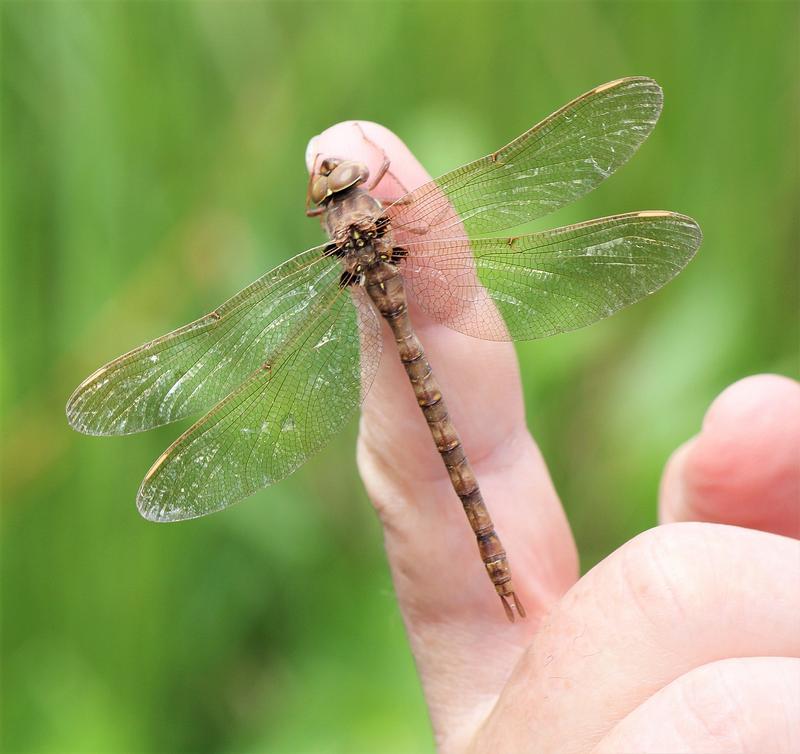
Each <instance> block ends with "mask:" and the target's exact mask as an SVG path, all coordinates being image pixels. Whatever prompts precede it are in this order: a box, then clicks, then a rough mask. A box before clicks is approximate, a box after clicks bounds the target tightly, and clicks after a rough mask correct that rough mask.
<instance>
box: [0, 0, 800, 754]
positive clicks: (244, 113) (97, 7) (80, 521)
mask: <svg viewBox="0 0 800 754" xmlns="http://www.w3.org/2000/svg"><path fill="white" fill-rule="evenodd" d="M0 13H1V14H2V16H1V17H0V20H1V21H2V27H0V28H1V31H0V34H1V36H0V41H1V42H2V49H1V50H0V63H1V64H2V68H1V70H2V73H1V74H0V75H2V124H1V125H2V134H1V141H0V149H1V150H2V248H3V255H2V303H1V304H0V305H1V306H2V309H1V310H0V311H2V328H3V337H2V359H0V370H1V371H0V378H1V379H2V391H1V392H0V410H1V411H2V420H3V426H2V460H3V476H2V492H3V512H2V516H3V518H2V524H3V530H2V568H3V570H2V579H3V580H2V621H3V622H2V651H3V657H2V691H3V712H2V717H3V719H2V743H3V750H4V751H8V752H53V753H59V754H61V753H65V752H104V753H106V752H107V753H109V754H111V753H113V752H249V751H259V752H304V753H305V752H319V753H320V754H322V753H325V754H327V753H334V752H351V753H354V752H355V753H357V752H377V751H380V752H382V753H386V754H392V752H398V753H400V752H403V753H404V752H422V751H430V750H431V748H432V744H431V741H430V734H429V731H428V726H427V721H426V716H425V710H424V706H423V704H422V701H421V695H420V692H419V688H418V683H417V680H416V677H415V674H414V668H413V663H412V661H411V658H410V656H409V653H408V650H407V647H406V644H405V638H404V635H403V630H402V625H401V621H400V618H399V615H398V613H397V610H396V608H395V605H394V600H393V597H392V591H391V583H390V580H389V577H388V573H387V569H386V566H385V562H384V557H383V553H382V548H381V536H380V530H379V526H378V524H377V522H376V521H375V520H374V517H373V515H372V513H371V511H370V509H369V506H368V504H367V502H366V500H365V497H364V494H363V492H362V489H361V486H360V483H359V481H358V479H357V476H356V471H355V464H354V453H353V449H354V437H355V427H354V426H353V427H351V429H350V431H349V432H348V433H345V434H343V435H342V436H341V437H338V438H337V439H336V440H335V441H334V443H333V444H332V446H331V447H330V448H329V449H328V450H326V451H325V452H324V453H323V454H322V455H321V456H319V457H318V458H316V459H314V460H313V461H312V462H311V463H310V464H309V465H308V466H307V467H306V468H305V469H304V470H303V471H301V472H300V473H298V474H296V475H295V476H294V477H293V478H291V479H290V480H288V481H287V482H285V483H283V484H281V485H279V486H277V487H276V488H274V489H271V490H269V491H266V492H264V493H261V494H259V495H256V496H255V498H254V499H251V500H250V501H248V502H246V503H243V504H242V505H239V506H236V507H234V508H233V509H231V510H230V511H227V512H226V513H224V514H221V515H219V516H213V517H210V518H208V519H201V520H198V521H195V522H191V523H186V524H182V525H178V526H153V525H151V524H147V523H146V522H144V521H143V520H141V519H140V518H139V517H138V514H137V513H136V510H135V507H134V504H133V499H134V495H135V491H136V488H137V486H138V483H139V481H140V479H141V477H142V475H143V473H144V472H145V471H146V469H147V468H148V466H149V464H150V462H151V461H152V459H153V458H155V457H156V456H157V455H158V454H159V453H160V451H161V450H162V449H163V448H164V447H165V446H166V445H167V444H168V443H169V441H170V440H171V439H172V438H173V437H174V436H175V435H176V434H177V428H174V427H173V428H166V429H163V430H159V431H155V432H151V433H148V434H146V435H141V436H138V437H128V438H119V439H106V440H94V439H91V438H86V437H81V436H78V435H76V434H74V433H72V432H71V431H70V430H69V428H68V427H67V424H66V421H65V419H64V415H63V406H64V402H65V400H66V397H67V395H68V394H69V392H70V391H71V389H72V388H73V387H74V386H75V385H76V384H77V382H78V381H79V380H80V379H81V378H83V377H84V376H85V375H86V374H87V373H88V372H89V371H90V370H91V369H93V368H95V367H96V366H97V365H98V364H100V363H102V362H103V361H105V360H107V359H108V358H110V357H113V356H116V355H118V354H119V353H121V352H122V351H123V350H126V349H128V348H129V347H132V346H134V345H137V344H138V343H139V342H142V341H143V340H145V339H149V338H151V337H153V336H155V335H157V334H160V333H161V332H164V331H166V330H168V329H171V328H173V327H175V326H177V325H179V324H182V323H183V322H184V321H186V320H188V319H190V318H194V317H195V316H197V315H198V314H199V313H201V312H204V311H207V310H208V309H209V307H210V306H213V305H215V304H216V303H218V302H220V301H222V300H223V299H224V298H226V297H227V296H228V295H230V294H231V293H232V292H234V291H235V290H238V289H239V288H240V287H242V286H243V285H244V284H246V283H248V282H250V280H251V279H253V278H255V277H256V276H257V275H259V274H260V273H261V272H263V271H264V270H265V269H267V268H269V267H271V266H272V265H274V264H275V263H277V262H279V261H280V260H282V259H284V258H286V257H288V256H289V255H291V254H293V253H295V252H297V251H299V250H301V249H303V248H305V247H307V246H310V245H312V244H313V243H316V242H317V241H318V240H319V238H320V235H319V229H318V227H317V226H316V224H315V223H313V222H308V221H307V220H305V219H304V217H303V214H302V205H303V197H304V192H305V184H306V178H305V172H304V168H303V154H304V150H305V146H306V143H307V140H308V138H309V137H310V136H311V135H312V134H314V133H318V132H319V131H321V130H322V129H323V128H325V127H326V126H328V125H330V124H331V123H334V122H336V121H338V120H342V119H345V118H363V119H370V120H376V121H379V122H381V123H384V124H386V125H387V126H389V127H390V128H392V129H393V130H395V131H396V132H397V133H398V134H400V135H401V136H402V137H403V138H404V139H405V140H406V142H407V143H408V144H409V146H410V147H411V148H412V149H413V150H414V151H415V152H416V153H417V155H418V156H419V157H420V159H421V160H422V162H423V164H425V165H426V166H427V167H428V168H429V170H430V171H431V172H432V173H434V174H437V173H439V172H442V171H444V170H447V169H449V168H451V167H454V166H455V165H457V164H459V163H461V162H463V161H466V160H468V159H472V158H474V157H477V156H479V155H481V154H484V153H486V152H487V151H489V150H491V149H494V148H496V147H497V146H499V145H500V144H503V143H505V142H506V141H507V140H508V139H510V138H511V137H513V136H516V135H517V134H518V133H520V132H521V131H522V130H523V129H525V128H527V127H529V126H530V125H531V124H532V123H533V122H535V121H536V120H538V119H539V118H541V117H543V116H544V115H546V114H548V113H549V112H551V111H552V110H554V109H555V108H556V107H558V106H560V105H561V104H563V103H564V102H566V101H567V100H569V99H571V98H572V97H574V96H576V95H578V94H580V93H582V92H583V91H585V90H587V89H589V88H591V87H592V86H594V85H596V84H599V83H602V82H604V81H607V80H611V79H614V78H618V77H620V76H624V75H632V74H647V75H650V76H653V77H655V78H656V79H657V80H658V81H659V82H660V83H661V84H662V86H663V87H664V89H665V92H666V103H665V110H664V115H663V116H662V119H661V122H660V124H659V126H658V127H657V129H656V131H655V133H654V135H653V136H652V137H651V138H650V140H649V141H648V143H647V144H645V146H644V147H643V148H642V149H641V151H640V153H639V154H638V155H637V157H636V158H635V159H634V160H633V161H632V163H631V164H630V165H629V166H627V167H626V168H625V169H624V170H623V171H622V172H621V173H620V175H619V176H617V177H615V178H613V179H612V180H611V181H609V182H608V183H607V184H606V185H604V186H603V187H602V188H601V189H600V190H598V191H596V192H595V193H594V194H592V195H590V196H589V197H587V198H585V199H583V200H581V201H580V202H579V203H577V204H576V205H574V206H573V207H570V208H568V209H565V210H563V211H562V212H560V213H558V215H555V216H553V217H552V218H548V223H547V224H548V225H550V224H557V223H562V222H571V221H574V220H580V219H587V218H591V217H595V216H600V215H603V214H611V213H614V212H621V211H628V210H634V209H645V208H647V209H653V208H660V209H672V210H676V211H680V212H685V213H687V214H690V215H693V216H694V217H696V218H697V219H698V220H699V222H700V223H701V225H702V227H703V230H704V232H705V243H704V246H703V248H702V249H701V251H700V254H699V256H698V258H697V259H696V261H694V262H693V263H692V265H691V266H690V267H689V269H688V270H687V271H686V272H685V273H684V274H683V275H682V276H680V277H679V278H678V279H677V280H676V281H675V282H674V283H672V284H671V285H670V286H669V287H668V288H667V289H666V290H665V291H664V292H662V293H660V294H658V295H656V296H654V297H652V298H651V299H649V300H648V301H646V302H644V303H643V304H640V305H638V306H636V307H635V308H633V309H631V310H628V311H625V312H622V313H621V314H619V315H617V316H616V317H614V318H612V319H611V320H609V321H607V322H604V323H602V324H599V325H596V326H594V327H592V328H590V329H588V330H585V331H580V332H577V333H573V334H570V335H564V336H561V337H559V338H555V339H551V340H549V341H542V342H537V343H531V344H525V345H522V346H520V348H519V353H520V358H521V361H522V370H523V374H524V379H525V392H526V399H527V406H528V412H529V421H530V426H531V428H532V429H533V431H534V433H535V434H536V436H537V439H538V440H539V442H540V443H541V445H542V448H543V450H544V453H545V456H546V458H547V459H548V462H549V463H550V467H551V469H552V473H553V476H554V479H555V481H556V485H557V487H558V489H559V491H560V493H561V495H562V498H563V500H564V502H565V505H566V507H567V509H568V512H569V515H570V518H571V520H572V522H573V525H574V527H575V532H576V537H577V540H578V543H579V545H580V547H581V552H582V556H583V564H584V567H588V566H590V565H592V564H593V563H594V562H596V561H597V560H598V559H600V558H602V557H603V556H604V555H606V554H607V553H608V552H609V551H611V550H612V549H614V548H615V547H617V546H618V545H619V544H621V543H622V542H623V541H624V540H625V539H627V538H628V537H630V536H632V535H633V534H634V533H636V532H637V531H640V530H641V529H642V528H645V527H648V526H650V525H652V524H654V523H655V500H656V489H657V484H658V479H659V475H660V470H661V468H662V466H663V463H664V461H665V459H666V458H667V456H668V455H669V453H670V452H671V450H672V449H673V448H674V447H675V446H676V445H677V444H679V443H680V442H682V441H683V440H685V439H686V438H688V437H689V436H691V435H692V434H693V433H694V432H696V431H697V429H698V427H699V424H700V421H701V418H702V415H703V411H704V410H705V408H706V407H707V405H708V403H709V402H710V401H711V400H712V399H713V397H714V396H715V395H716V394H717V393H718V392H719V391H720V390H721V389H722V388H723V387H724V386H725V385H727V384H729V383H730V382H731V381H733V380H735V379H737V378H739V377H742V376H744V375H747V374H751V373H755V372H762V371H778V372H783V373H789V374H793V375H796V374H797V367H798V364H797V343H798V318H797V305H798V295H797V281H798V269H797V248H798V220H797V217H798V215H797V206H798V195H799V193H800V192H798V140H797V133H798V125H799V124H798V100H797V96H798V92H797V86H796V63H797V59H798V50H797V23H798V5H797V4H796V3H779V2H775V3H760V2H753V3H744V2H742V3H716V2H708V3H688V2H687V3H665V2H652V3H639V4H636V3H594V2H585V3H569V4H565V3H552V4H550V3H531V4H521V3H508V4H505V3H492V4H488V3H487V4H483V3H460V4H450V3H429V4H414V3H391V2H386V3H373V4H369V3H353V4H346V3H318V4H314V3H296V4H289V3H274V4H271V3H256V2H242V3H213V2H203V3H193V2H180V3H178V2H174V3H169V2H115V3H91V2H86V3H82V2H69V3H61V2H5V3H3V4H2V6H0ZM331 478H333V479H335V480H336V483H335V488H333V489H331V487H330V485H329V483H328V481H329V480H330V479H331ZM323 479H324V480H326V481H325V483H324V484H323V482H322V480H323Z"/></svg>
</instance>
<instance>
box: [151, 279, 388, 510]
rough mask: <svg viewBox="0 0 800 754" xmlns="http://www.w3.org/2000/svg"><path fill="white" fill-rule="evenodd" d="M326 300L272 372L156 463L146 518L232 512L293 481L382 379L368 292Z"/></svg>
mask: <svg viewBox="0 0 800 754" xmlns="http://www.w3.org/2000/svg"><path fill="white" fill-rule="evenodd" d="M351 297H352V298H351ZM326 299H327V300H326V306H325V308H324V309H323V310H321V311H319V312H318V313H317V315H316V317H315V318H314V319H313V320H312V321H310V322H309V323H308V325H307V327H306V328H305V329H304V330H303V331H302V332H298V333H297V335H296V336H295V337H294V338H293V339H292V340H291V341H289V342H286V343H283V344H281V346H280V347H279V348H278V349H277V350H276V351H275V352H274V353H273V354H271V355H270V357H269V360H268V366H266V367H265V368H263V369H260V370H259V371H258V372H256V373H255V374H253V375H252V376H251V377H250V378H249V379H248V380H247V381H246V382H244V384H242V385H241V386H240V387H239V388H238V389H237V390H235V391H234V392H233V393H232V394H231V395H229V396H228V397H227V398H226V399H225V400H223V401H222V402H221V403H219V404H218V405H217V406H215V407H214V408H213V409H212V410H211V411H210V412H209V413H208V414H206V415H205V416H204V417H203V418H202V419H200V421H198V422H197V423H196V424H194V425H193V426H192V427H190V428H189V429H188V430H187V431H186V432H185V433H184V434H183V435H182V436H181V437H180V438H178V440H177V441H176V442H175V443H173V444H172V446H171V447H170V448H169V449H168V450H167V451H166V452H165V453H164V454H163V455H162V456H161V457H160V458H159V459H158V460H157V461H156V463H155V464H154V465H153V467H152V468H151V469H150V471H149V472H148V474H147V476H146V477H145V479H144V481H143V482H142V486H141V488H140V489H139V495H138V498H137V504H138V506H139V511H140V512H141V514H142V515H143V516H144V517H145V518H148V519H151V520H154V521H177V520H180V519H186V518H195V517H197V516H202V515H205V514H207V513H211V512H213V511H216V510H220V509H221V508H225V507H227V506H228V505H231V504H232V503H234V502H236V501H237V500H241V499H242V498H244V497H247V496H248V495H251V494H252V493H253V492H255V491H256V490H258V489H260V488H262V487H266V486H267V485H269V484H272V483H273V482H276V481H278V480H280V479H283V478H284V477H286V476H287V475H288V474H290V473H291V472H292V471H294V470H295V469H297V468H298V467H299V466H300V465H301V464H302V463H303V462H304V461H305V460H306V459H307V458H308V457H309V456H310V455H312V454H313V453H315V452H316V451H318V450H319V449H320V448H322V446H323V445H324V444H325V443H326V442H327V441H328V439H329V438H330V437H331V435H333V434H334V433H335V432H336V431H338V430H339V429H340V427H341V426H342V424H343V423H344V422H345V421H346V420H347V418H348V417H349V416H350V415H351V414H352V413H353V411H354V410H355V409H356V408H357V407H358V406H359V404H360V402H361V400H362V398H363V396H364V395H365V394H366V391H367V390H368V389H369V385H370V384H371V382H372V379H373V377H374V375H375V372H376V370H377V367H378V362H379V361H380V353H381V332H380V325H379V323H378V320H377V316H376V315H375V313H374V311H373V309H372V308H371V307H370V306H369V304H368V302H367V300H366V298H365V297H364V292H363V290H362V289H360V288H352V289H349V290H343V289H338V290H336V292H335V293H334V295H333V296H326ZM354 302H355V304H356V305H355V306H354Z"/></svg>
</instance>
